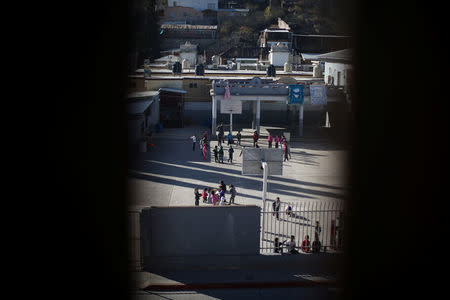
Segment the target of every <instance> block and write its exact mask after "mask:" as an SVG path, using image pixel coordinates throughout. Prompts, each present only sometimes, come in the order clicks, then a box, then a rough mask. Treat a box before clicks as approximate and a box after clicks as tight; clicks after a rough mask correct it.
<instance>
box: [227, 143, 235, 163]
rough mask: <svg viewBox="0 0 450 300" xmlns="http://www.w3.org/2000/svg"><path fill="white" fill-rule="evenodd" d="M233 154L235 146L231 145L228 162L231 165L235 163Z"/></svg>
mask: <svg viewBox="0 0 450 300" xmlns="http://www.w3.org/2000/svg"><path fill="white" fill-rule="evenodd" d="M233 153H234V149H233V146H231V145H230V148H229V149H228V162H229V163H233Z"/></svg>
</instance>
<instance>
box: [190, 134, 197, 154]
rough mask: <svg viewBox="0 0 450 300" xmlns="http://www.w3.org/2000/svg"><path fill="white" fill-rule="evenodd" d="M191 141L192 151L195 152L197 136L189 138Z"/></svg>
mask: <svg viewBox="0 0 450 300" xmlns="http://www.w3.org/2000/svg"><path fill="white" fill-rule="evenodd" d="M189 138H190V139H191V140H192V151H195V143H196V142H197V134H194V135H193V136H190V137H189Z"/></svg>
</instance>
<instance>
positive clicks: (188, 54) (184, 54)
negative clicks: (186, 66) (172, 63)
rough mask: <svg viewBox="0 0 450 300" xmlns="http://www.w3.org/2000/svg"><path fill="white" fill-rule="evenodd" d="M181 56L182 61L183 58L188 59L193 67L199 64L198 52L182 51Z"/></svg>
mask: <svg viewBox="0 0 450 300" xmlns="http://www.w3.org/2000/svg"><path fill="white" fill-rule="evenodd" d="M180 57H181V61H183V59H186V60H188V61H189V63H190V66H191V68H194V67H195V65H196V64H197V52H181V53H180Z"/></svg>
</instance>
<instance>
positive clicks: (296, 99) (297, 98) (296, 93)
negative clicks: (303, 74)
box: [289, 84, 305, 104]
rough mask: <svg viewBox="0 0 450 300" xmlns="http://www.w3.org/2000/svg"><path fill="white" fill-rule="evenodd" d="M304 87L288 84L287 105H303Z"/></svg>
mask: <svg viewBox="0 0 450 300" xmlns="http://www.w3.org/2000/svg"><path fill="white" fill-rule="evenodd" d="M304 87H305V86H304V85H300V84H290V85H289V103H290V104H303V88H304Z"/></svg>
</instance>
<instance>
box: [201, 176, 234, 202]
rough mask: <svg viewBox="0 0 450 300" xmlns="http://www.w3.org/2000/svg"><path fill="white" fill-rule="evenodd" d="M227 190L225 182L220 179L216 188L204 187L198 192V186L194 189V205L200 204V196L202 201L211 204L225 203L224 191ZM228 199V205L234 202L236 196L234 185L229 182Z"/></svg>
mask: <svg viewBox="0 0 450 300" xmlns="http://www.w3.org/2000/svg"><path fill="white" fill-rule="evenodd" d="M226 192H227V186H226V185H225V183H224V182H223V180H222V181H220V185H219V188H218V189H215V188H204V189H203V192H202V193H201V194H200V192H199V191H198V187H196V188H195V189H194V196H195V206H198V205H199V204H200V198H202V200H203V203H207V204H212V205H225V204H226V203H227V201H226V198H225V193H226ZM229 192H230V201H229V202H228V205H231V204H234V199H235V197H236V188H235V187H234V185H232V184H230V189H229Z"/></svg>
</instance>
